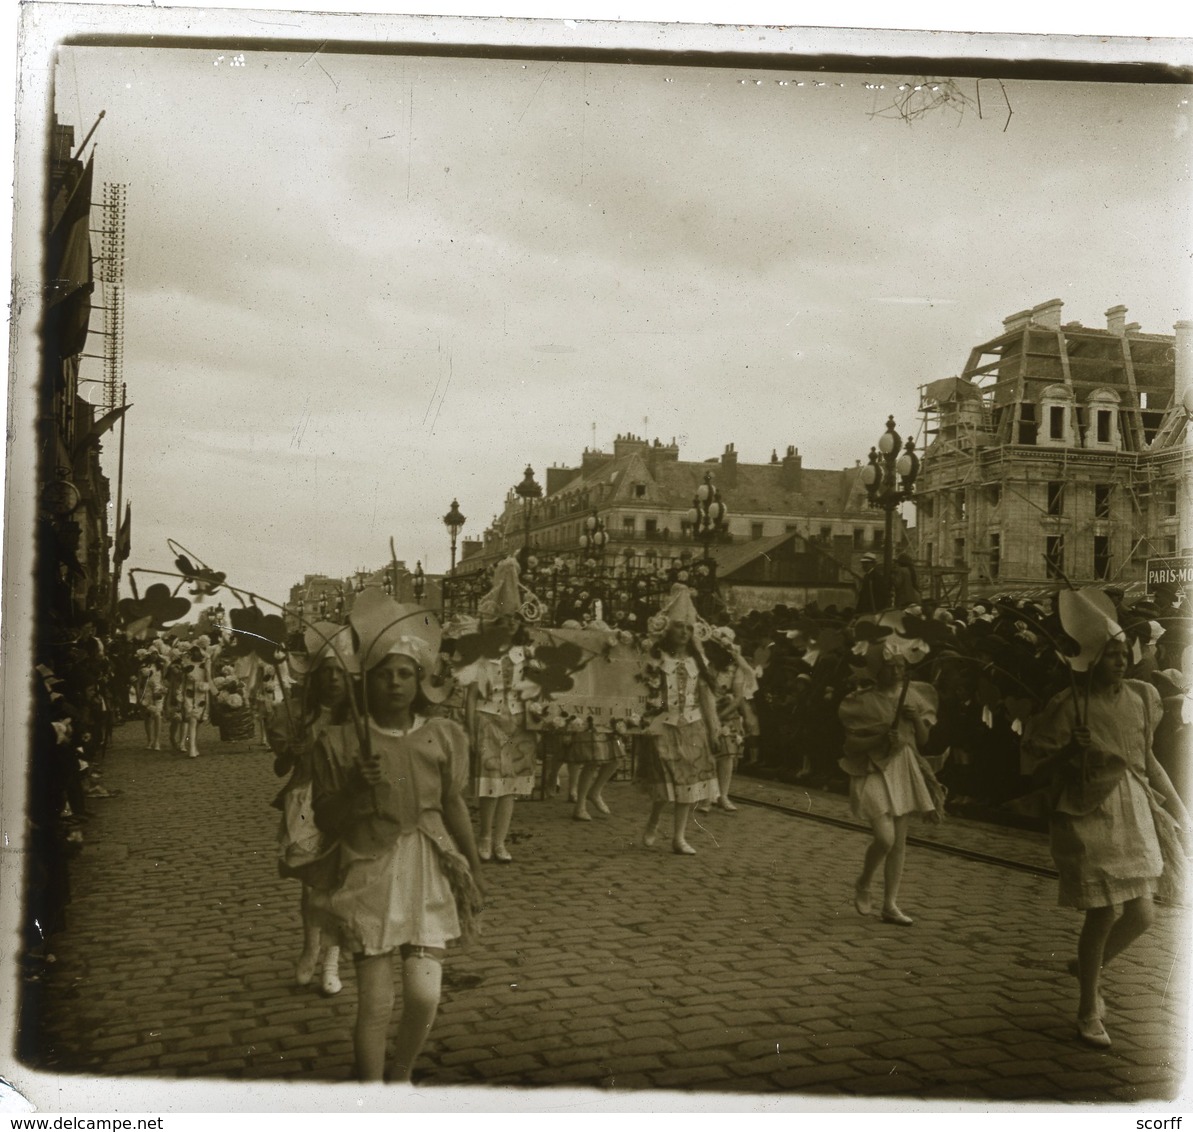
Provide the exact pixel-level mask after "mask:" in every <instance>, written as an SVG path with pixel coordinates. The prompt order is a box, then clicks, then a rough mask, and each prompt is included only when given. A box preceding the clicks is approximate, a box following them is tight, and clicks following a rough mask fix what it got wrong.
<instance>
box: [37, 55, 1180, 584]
mask: <svg viewBox="0 0 1193 1132" xmlns="http://www.w3.org/2000/svg"><path fill="white" fill-rule="evenodd" d="M233 63H235V64H237V65H232V64H233ZM55 77H56V91H55V99H54V105H55V108H56V110H57V113H58V115H59V118H60V120H61V121H64V122H67V123H70V124H72V125H74V126H75V128H76V139H81V137H82V134H83V133H84V132H86V130H87V129H89V128H90V126H91V124H92V122H93V121H94V120H95V117H96V115H97V114H98V113H99V111H100V110H105V111H106V117H105V119H104V121H103V122H102V124H101V125H100V128H99V130H98V132H97V134H96V142H97V145H98V148H97V153H96V180H97V182H102V181H117V182H124V183H127V185H128V197H127V199H128V210H127V229H126V231H127V248H126V251H127V263H126V270H125V307H126V311H127V316H126V327H125V342H124V347H125V353H124V373H125V379H126V381H127V384H128V397H129V400H130V401H131V402H133V403H134V406H135V407H134V408H133V409H132V411H131V412H130V414H129V416H128V422H127V434H126V465H125V483H124V493H125V498H127V499H131V500H132V502H133V509H134V543H133V546H134V553H133V556H132V560H131V561H130V565H135V566H146V567H158V568H163V567H164V568H168V563H169V555H168V553H167V551H166V545H165V540H166V538H167V537H171V538H174V539H176V540H178V541H180V542H181V543H182V544H184V545H185V546H187V547H189V548H190V549H191V550H192V551H194V552H195V553H197V554H198V555H199V556H200V557H201V558H202V559H204V560H206V561H207V562H208V563H210V564H211V565H212V566H214V567H215V568H217V569H220V570H224V571H226V572H227V574H228V576H229V580H230V581H231V582H233V583H235V584H238V585H242V586H245V587H247V588H249V589H254V590H257V591H259V592H261V593H263V594H264V595H265V596H267V597H272V598H274V599H275V600H279V601H281V600H283V599H284V598H285V596H286V592H287V590H288V588H289V585H290V584H291V583H292V582H293V581H296V580H298V579H299V578H300V577H301V576H302V575H303V574H304V573H314V572H325V573H330V574H333V575H337V574H338V575H345V574H348V573H350V572H351V571H353V570H354V569H356V568H357V567H360V566H368V567H376V566H379V565H381V564H383V563H384V562H385V561H386V560H387V558H388V553H389V551H388V546H389V538H390V536H391V535H392V536H394V539H395V542H396V545H397V551H398V556H399V558H404V559H406V560H407V561H408V563H409V564H410V565H411V566H412V565H413V563H414V561H415V560H416V559H421V560H422V561H423V563H424V566H426V567H427V568H428V569H431V570H442V569H445V568H446V566H447V559H448V541H447V536H446V532H445V530H444V528H443V525H442V522H441V518H442V516H443V514H444V513H445V512H446V511H447V509H448V506H449V505H450V503H451V500H452V497H453V496H456V497H458V498H459V501H460V507H461V509H462V510H463V511H464V513H465V514H466V515H467V517H468V523H467V525H466V527H465V529H464V535H463V537H469V536H477V535H479V533H480V531H481V530H482V529H483V527H484V525H485V524H486V523H487V522H488V521H489V520H490V519H491V517H492V516H493V515H494V513H496V512H497V511H499V510H500V508H501V505H502V499H503V497H504V494H505V492H506V490H507V489H508V488H509V487H510V486H512V485H513V484H515V483H516V482H517V481H518V480H519V479H520V478H521V474H522V469H523V467H524V466H525V465H526V463H527V462H529V463H531V464H532V465H533V466H534V468H535V471H536V473H537V475H538V478H539V480H540V482H542V481H543V480H544V479H545V474H544V473H545V468H546V467H547V466H549V465H551V464H553V463H563V464H573V463H575V462H576V461H577V460H578V458H579V455H580V453H581V451H582V450H583V448H584V447H585V445H591V444H592V443H593V441H594V437H595V441H596V443H597V444H598V445H600V446H604V447H607V446H609V445H610V444H611V442H612V439H613V437H614V435H615V434H617V433H618V432H623V431H626V430H633V431H636V432H638V433H642V434H645V435H646V436H648V437H654V436H658V437H661V438H663V439H665V440H669V439H670V438H671V437H673V436H674V437H676V438H677V439H678V441H679V443H680V446H681V454H682V456H683V457H685V458H690V459H704V458H707V457H712V456H716V455H718V454H719V453H720V452H721V451H722V450H723V449H724V447H725V445H726V444H727V443H729V442H732V443H734V444H735V445H736V447H737V450H738V452H739V455H740V458H741V459H742V460H744V461H752V462H763V461H766V460H767V459H769V456H770V453H771V450H772V448H778V449H779V450H780V452H781V451H782V450H783V448H784V447H785V446H786V445H788V444H794V445H796V446H797V447H798V448H799V450H800V452H801V453H802V454H803V457H804V463H805V466H808V467H818V468H836V467H844V466H846V465H850V464H852V463H853V462H854V460H856V459H860V458H863V457H864V456H865V453H866V452H867V450H868V449H869V447H870V445H871V444H872V443H873V442H874V440H875V439H876V438H877V436H878V435H879V434H880V433H881V431H882V428H883V425H884V422H885V419H886V416H887V414H888V413H894V415H895V416H896V418H897V419H898V422H899V424H900V426H901V427H903V428H904V429H907V428H912V429H915V428H917V427H918V424H919V422H918V418H917V415H916V407H917V394H916V390H917V387H918V386H919V385H921V384H923V383H926V382H928V381H932V380H935V379H937V378H939V377H944V376H948V375H951V374H954V373H957V372H958V371H959V370H960V368H961V367H962V366H963V365H964V363H965V361H966V357H967V354H968V351H969V349H970V348H971V347H972V346H973V345H975V344H977V343H979V342H981V341H984V340H986V339H988V338H992V337H994V336H995V335H996V334H997V333H998V332H999V330H1000V329H1001V320H1002V319H1003V318H1004V317H1006V316H1007V315H1009V314H1011V313H1012V312H1014V311H1017V310H1019V309H1021V308H1023V307H1030V306H1033V305H1035V304H1036V303H1039V302H1042V301H1044V300H1046V299H1051V298H1054V297H1056V298H1061V299H1063V300H1064V303H1065V308H1064V318H1065V319H1066V320H1072V319H1076V320H1080V321H1082V322H1084V323H1085V324H1086V325H1104V311H1105V310H1106V309H1107V308H1108V307H1111V306H1114V305H1116V304H1119V303H1122V304H1125V305H1126V306H1127V307H1128V312H1129V313H1128V316H1127V317H1128V321H1138V322H1140V323H1141V324H1142V328H1143V329H1144V330H1145V331H1149V332H1158V333H1171V332H1172V324H1173V322H1174V321H1175V320H1177V319H1178V318H1188V317H1193V310H1191V309H1190V305H1189V298H1188V297H1189V295H1190V292H1191V288H1190V282H1191V280H1190V256H1189V252H1190V246H1191V245H1190V225H1191V209H1190V203H1191V202H1190V173H1189V169H1190V161H1189V158H1190V151H1191V147H1193V131H1190V129H1189V124H1190V106H1189V98H1190V90H1189V88H1188V87H1181V86H1141V85H1124V84H1110V83H1105V84H1071V83H1060V82H1054V83H1049V82H1025V81H1008V82H1007V83H1006V93H1007V96H1008V98H1009V100H1010V104H1011V107H1012V108H1013V111H1014V114H1013V117H1012V118H1011V120H1010V123H1009V125H1007V123H1006V117H1007V115H1006V105H1005V103H1004V102H1003V100H1002V95H1001V93H1000V92H999V89H998V85H997V84H996V83H993V82H990V81H984V82H983V83H982V92H981V94H982V108H983V117H982V118H981V119H979V117H978V116H977V113H976V111H975V109H974V106H973V105H972V99H973V97H974V94H975V87H974V83H973V80H965V81H963V82H962V83H961V86H960V90H961V92H962V93H963V94H965V95H966V97H967V98H968V99H970V100H971V105H969V106H967V107H965V108H964V112H963V113H961V114H958V113H956V112H955V111H953V110H950V109H948V108H945V109H943V110H939V111H936V112H933V113H930V114H927V115H925V116H924V117H922V118H921V119H919V120H918V121H915V122H914V123H912V124H910V125H909V124H907V123H904V122H901V121H898V120H894V119H892V118H889V117H882V116H875V112H876V111H880V110H882V109H883V108H884V107H886V106H888V105H889V104H890V102H891V100H892V98H893V97H894V96H895V94H896V93H897V91H896V88H897V86H898V84H899V83H901V82H905V81H907V80H909V79H912V78H915V76H908V75H897V74H896V75H890V76H873V75H859V74H840V75H826V74H815V75H808V74H797V73H794V72H785V73H777V72H768V71H763V70H752V69H751V70H742V71H737V70H732V69H720V68H718V69H701V68H694V67H689V68H681V67H674V68H668V67H657V66H629V65H610V64H592V63H588V64H583V63H547V62H527V63H523V62H521V61H500V60H496V61H495V60H476V59H464V58H441V59H437V58H402V57H393V56H369V55H345V54H333V53H327V52H324V53H320V54H317V55H316V54H313V53H312V52H303V53H297V54H293V55H288V54H279V53H276V52H267V51H260V52H245V53H244V54H243V56H242V57H237V56H235V55H232V54H224V56H223V57H222V58H221V56H220V53H217V52H214V51H211V50H190V51H186V50H167V49H161V48H153V47H146V48H140V49H126V48H114V47H87V48H81V47H72V48H63V49H62V50H61V51H60V53H59V56H58V61H57V67H56V72H55ZM817 83H823V84H824V85H820V86H818V85H816V84H817ZM801 84H802V85H801ZM880 84H885V89H870V88H871V87H873V86H876V85H880ZM1004 126H1005V128H1004ZM97 217H98V214H97ZM93 317H94V322H93V325H95V326H96V327H99V325H100V316H99V315H98V314H96V315H95V316H93ZM99 341H100V340H99V339H98V338H94V339H93V342H95V343H98V342H99ZM90 364H91V365H93V366H95V369H94V370H93V371H91V374H92V376H98V372H99V367H98V363H90ZM89 388H91V389H92V390H94V389H95V388H96V387H94V386H92V387H89ZM594 426H595V432H594ZM114 441H115V438H114V436H113V437H112V438H111V439H110V440H109V442H108V444H107V445H106V450H105V460H106V462H107V464H108V467H109V468H110V469H111V472H112V474H113V476H114V474H115V451H116V444H115V442H114ZM727 502H728V505H729V507H730V509H732V508H733V499H732V493H731V492H729V493H727Z"/></svg>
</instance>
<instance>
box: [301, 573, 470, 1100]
mask: <svg viewBox="0 0 1193 1132" xmlns="http://www.w3.org/2000/svg"><path fill="white" fill-rule="evenodd" d="M349 622H350V624H351V626H352V630H353V632H354V634H355V636H356V639H357V649H356V658H357V662H358V664H359V666H360V671H361V673H362V674H363V684H362V687H361V689H360V691H361V701H362V703H361V707H362V708H363V713H362V714H360V715H355V714H354V719H353V722H352V723H351V724H346V725H345V726H343V727H338V728H335V727H333V728H329V729H328V730H326V731H324V732H323V734H322V735H321V736H320V738H319V740H318V742H317V744H316V747H315V758H314V765H313V769H314V809H315V820H316V822H317V823H318V825H319V828H320V829H321V830H323V831H324V832H325V833H327V834H328V835H329V836H331V837H335V838H338V840H339V879H338V883H337V885H336V887H335V888H334V889H333V890H332V892H331V896H330V901H329V906H330V909H331V912H332V914H333V915H334V916H335V918H336V920H337V922H338V925H339V931H340V936H341V940H342V942H343V945H344V946H346V947H348V948H349V949H350V950H351V951H352V954H353V958H354V959H355V961H356V984H357V1013H356V1026H355V1032H354V1045H355V1050H356V1068H357V1072H358V1074H359V1076H360V1078H361V1079H362V1080H365V1081H379V1080H382V1079H383V1078H384V1076H385V1061H386V1048H385V1047H386V1033H387V1031H388V1029H389V1024H390V1018H391V1015H392V1013H393V1009H394V1002H395V995H394V989H395V988H394V969H393V958H394V955H395V953H396V954H397V955H398V956H399V957H400V962H401V977H402V1007H401V1016H400V1018H399V1021H398V1026H397V1036H396V1040H395V1043H394V1062H393V1070H392V1073H391V1075H390V1080H393V1081H399V1082H408V1081H409V1080H410V1075H411V1071H412V1069H413V1067H414V1062H415V1059H416V1058H417V1057H418V1054H419V1052H420V1051H421V1050H422V1047H423V1044H424V1043H425V1041H426V1039H427V1035H428V1034H429V1033H430V1030H431V1025H432V1024H433V1022H434V1020H435V1014H436V1012H437V1011H438V1007H439V995H440V988H441V985H442V977H443V972H442V966H441V964H442V960H443V956H444V953H445V949H446V947H447V945H448V944H449V943H451V942H452V941H454V940H458V939H461V938H464V937H466V936H467V935H468V934H469V933H470V931H471V929H472V927H473V921H474V917H475V916H476V915H477V914H478V913H479V911H480V907H481V890H480V888H479V886H478V881H477V879H476V878H477V875H478V873H479V867H480V864H479V861H478V859H477V855H476V843H475V841H474V840H473V834H472V825H471V821H470V817H469V813H468V805H467V803H466V802H465V800H464V791H465V790H466V789H467V786H468V738H467V736H466V735H465V733H464V730H463V728H461V727H460V725H459V724H457V723H454V722H452V721H451V720H450V719H446V718H443V717H441V716H439V717H437V716H433V715H431V714H430V713H429V710H428V709H429V705H430V703H431V701H432V699H438V698H442V696H443V694H444V693H445V691H446V688H445V686H444V685H443V684H441V683H440V684H436V683H435V681H434V669H435V666H436V663H437V661H438V657H439V646H440V630H439V626H438V623H437V622H436V621H435V618H434V616H433V615H432V614H431V613H429V612H428V611H427V610H425V609H423V608H422V607H420V606H417V605H415V606H406V605H399V604H398V603H397V602H395V601H393V600H392V599H391V598H389V597H387V596H386V595H385V594H384V593H382V592H381V590H380V589H378V588H370V589H366V590H364V591H363V592H362V593H361V594H360V595H359V596H358V597H357V598H356V601H355V603H354V604H353V607H352V612H351V614H350V615H349Z"/></svg>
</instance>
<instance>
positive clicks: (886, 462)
mask: <svg viewBox="0 0 1193 1132" xmlns="http://www.w3.org/2000/svg"><path fill="white" fill-rule="evenodd" d="M919 472H920V458H919V457H918V456H917V455H916V454H915V441H914V440H912V438H911V437H910V436H909V437H908V438H907V443H906V444H904V443H903V439H902V437H900V436H899V434H898V433H897V432H896V431H895V418H894V417H887V421H886V432H884V433H883V434H882V436H880V437H879V438H878V443H877V444H876V445H875V446H874V447H873V448H871V449H870V455H869V457H868V458H867V463H866V466H865V467H864V468H863V469H862V484H863V486H864V487H865V489H866V498H867V499H868V500H869V501H870V506H872V507H879V508H881V509H882V511H883V512H884V515H885V528H884V529H885V534H884V537H883V544H882V573H883V578H882V583H883V591H884V593H885V594H886V606H887V608H888V609H889V608H891V607H893V606H894V604H895V569H894V556H895V551H894V545H893V543H894V533H893V532H894V522H895V511H896V510H897V509H898V507H899V505H900V504H901V503H903V502H904V501H905V500H908V499H911V498H912V497H913V496H914V495H915V479H916V476H918V475H919Z"/></svg>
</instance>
